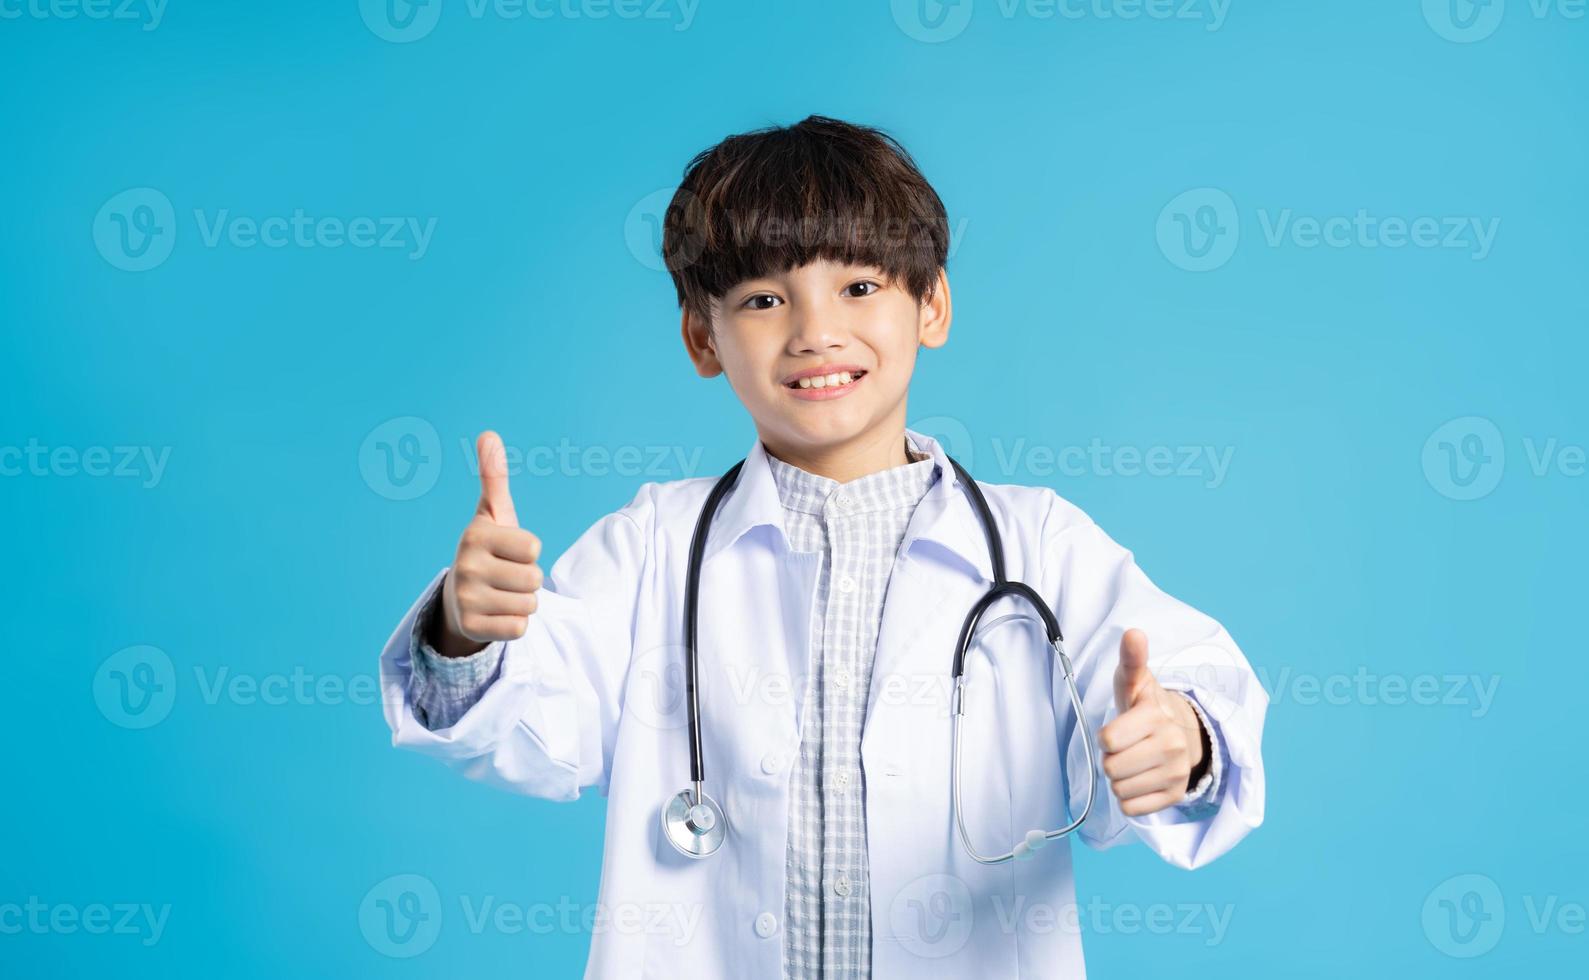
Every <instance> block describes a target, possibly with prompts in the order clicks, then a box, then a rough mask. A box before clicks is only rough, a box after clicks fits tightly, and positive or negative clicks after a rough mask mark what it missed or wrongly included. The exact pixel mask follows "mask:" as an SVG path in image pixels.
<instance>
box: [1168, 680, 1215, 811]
mask: <svg viewBox="0 0 1589 980" xmlns="http://www.w3.org/2000/svg"><path fill="white" fill-rule="evenodd" d="M1176 694H1177V696H1179V699H1181V700H1182V704H1181V708H1182V710H1184V712H1185V715H1189V716H1190V721H1189V727H1190V729H1195V731H1197V735H1192V737H1189V740H1187V742H1189V745H1187V753H1189V754H1190V759H1192V770H1190V772H1189V774H1187V793H1190V791H1192V789H1195V788H1197V785H1198V783H1201V781H1203V777H1204V775H1208V770H1209V767H1211V766H1212V762H1214V743H1212V734H1211V732H1209V731H1208V726H1206V724H1203V716H1201V715H1200V713H1198V710H1197V708H1195V707H1193V702H1192V696H1190V694H1187V693H1185V691H1176Z"/></svg>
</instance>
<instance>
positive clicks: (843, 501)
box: [833, 493, 850, 510]
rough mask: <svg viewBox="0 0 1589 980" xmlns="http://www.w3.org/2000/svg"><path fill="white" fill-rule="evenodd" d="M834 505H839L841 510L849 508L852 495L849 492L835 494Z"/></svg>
mask: <svg viewBox="0 0 1589 980" xmlns="http://www.w3.org/2000/svg"><path fill="white" fill-rule="evenodd" d="M833 506H835V507H837V508H838V509H839V510H849V509H850V495H849V494H847V493H840V494H834V496H833Z"/></svg>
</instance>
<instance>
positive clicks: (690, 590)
mask: <svg viewBox="0 0 1589 980" xmlns="http://www.w3.org/2000/svg"><path fill="white" fill-rule="evenodd" d="M946 458H948V459H949V463H950V465H951V466H953V467H954V470H955V473H956V474H958V475H959V477H960V483H961V485H962V486H964V487H965V488H966V492H967V493H968V494H970V496H971V502H972V503H973V504H975V505H976V509H977V515H978V517H979V518H980V519H981V521H982V530H983V531H984V532H985V533H986V535H987V539H988V553H989V555H990V556H991V557H992V559H993V587H992V588H991V589H989V590H988V592H987V594H986V595H984V596H983V597H982V598H981V599H980V600H978V602H977V603H976V605H974V606H972V607H971V612H970V613H969V614H968V615H967V616H966V620H965V625H964V626H962V627H961V628H960V639H959V641H958V643H957V644H956V645H955V657H954V672H953V680H954V689H953V693H952V694H951V696H950V714H951V715H952V716H953V720H952V722H951V724H952V726H953V730H954V735H953V739H954V743H953V759H952V762H951V766H950V777H949V778H950V782H951V783H952V793H951V796H952V804H953V808H954V815H955V825H956V826H957V827H958V828H959V832H960V843H961V844H962V845H964V846H965V849H966V852H967V853H968V854H970V855H971V857H972V858H973V859H974V860H976V861H979V862H981V863H982V864H1001V863H1003V862H1005V861H1009V860H1012V859H1014V858H1020V857H1025V856H1027V855H1029V854H1030V853H1031V852H1032V851H1035V850H1037V849H1038V848H1040V847H1042V846H1043V845H1044V844H1046V843H1048V842H1049V841H1051V840H1057V839H1059V838H1061V837H1064V836H1065V835H1066V834H1069V833H1071V832H1072V831H1074V830H1075V829H1076V828H1077V827H1080V826H1081V824H1082V821H1084V820H1086V819H1087V814H1088V813H1090V812H1092V803H1093V792H1094V786H1095V784H1096V783H1097V781H1098V769H1097V763H1096V762H1095V760H1094V757H1093V752H1094V750H1093V739H1092V732H1091V731H1090V730H1089V729H1088V728H1087V724H1086V720H1085V717H1084V716H1083V715H1082V710H1081V692H1080V691H1079V690H1077V687H1076V671H1075V668H1074V667H1073V666H1072V665H1071V662H1070V657H1069V656H1067V655H1066V654H1065V640H1064V637H1063V636H1061V635H1060V632H1059V620H1058V619H1056V618H1055V617H1054V613H1053V611H1052V610H1050V609H1049V608H1048V604H1047V603H1045V602H1044V601H1043V599H1042V597H1041V596H1039V595H1038V594H1037V593H1036V592H1034V591H1033V590H1032V589H1031V587H1029V586H1027V585H1026V584H1025V583H1022V582H1011V581H1008V580H1007V579H1006V578H1005V577H1004V543H1003V542H1002V541H1001V540H1000V539H999V529H998V524H997V522H995V521H994V519H993V512H992V511H990V510H989V509H988V502H987V500H986V499H985V498H984V497H983V496H982V490H981V488H979V487H978V486H977V483H976V481H975V480H973V479H971V475H970V474H969V473H967V472H966V471H965V469H964V468H962V467H961V465H960V464H959V463H958V462H956V461H955V460H954V459H953V458H952V457H946ZM744 465H745V461H744V460H740V461H739V462H737V463H735V464H734V466H733V468H732V469H730V470H729V471H728V472H727V473H724V474H723V476H722V478H721V479H719V480H718V481H717V485H716V486H714V487H712V490H711V493H709V494H707V497H706V503H705V505H703V506H702V507H701V516H700V517H699V518H698V519H697V520H696V522H695V534H694V536H693V537H692V538H691V539H690V563H689V570H688V573H687V575H686V578H685V582H684V647H685V655H686V660H685V675H684V676H685V690H686V693H687V701H688V704H689V729H690V786H689V787H688V788H686V789H683V790H680V791H679V793H678V794H677V795H675V796H672V797H669V798H668V800H667V802H666V803H665V804H663V807H662V832H663V834H664V835H665V836H666V837H667V839H668V843H670V844H672V845H673V847H674V848H675V849H677V850H678V851H679V853H681V854H683V855H685V856H686V857H692V858H703V857H709V856H711V855H712V854H715V853H717V849H718V848H719V847H722V846H723V840H724V839H725V838H726V837H727V836H728V818H727V816H725V815H724V813H723V808H722V807H721V806H719V805H718V803H717V801H716V800H714V799H712V798H711V797H710V796H707V795H706V792H705V790H703V789H702V788H701V783H702V782H703V773H704V766H703V765H702V764H701V713H700V704H699V701H698V698H697V694H696V691H697V688H696V648H695V641H696V624H697V620H698V614H699V610H700V606H699V592H700V585H701V561H702V558H703V556H704V555H705V552H706V533H707V529H708V528H710V527H711V524H712V517H713V515H715V514H716V513H717V507H718V505H719V504H720V503H721V502H722V499H723V497H724V496H725V495H726V494H727V493H728V490H729V488H730V487H731V486H732V485H733V483H734V481H735V479H736V478H737V477H738V476H739V471H740V469H741V468H743V467H744ZM1006 595H1010V596H1020V597H1022V598H1024V599H1026V600H1027V601H1028V602H1029V603H1031V605H1032V607H1033V608H1035V609H1036V610H1037V612H1038V615H1039V616H1041V617H1042V621H1043V628H1044V631H1045V632H1046V633H1047V635H1048V642H1049V645H1050V646H1052V647H1053V648H1054V654H1055V655H1056V656H1057V657H1058V658H1059V663H1060V666H1061V667H1062V668H1063V669H1064V672H1065V683H1066V685H1067V686H1068V687H1069V689H1070V703H1071V707H1072V708H1074V709H1075V712H1076V724H1077V726H1078V727H1079V728H1080V729H1081V741H1082V748H1083V749H1084V750H1085V752H1086V756H1087V804H1086V805H1085V806H1083V807H1082V809H1081V815H1080V816H1078V817H1076V818H1075V819H1073V820H1071V822H1070V823H1068V824H1066V825H1065V826H1063V827H1060V828H1059V829H1057V830H1042V829H1038V830H1032V831H1029V832H1028V833H1027V834H1026V837H1025V839H1024V840H1021V841H1018V842H1016V844H1015V845H1014V846H1013V847H1012V848H1010V850H1008V851H1006V852H1005V853H1003V854H1001V855H998V856H997V857H986V856H984V855H982V854H980V853H978V851H977V849H976V848H975V847H973V846H972V845H971V838H970V835H968V834H967V833H966V824H965V816H964V811H963V810H962V809H961V806H960V771H961V769H962V763H961V758H960V721H961V718H962V717H963V716H964V715H965V713H966V697H965V686H966V679H965V655H966V650H967V649H968V648H969V647H970V645H971V641H972V639H973V637H974V636H975V635H976V629H977V624H978V623H979V622H980V621H981V619H982V614H983V613H984V612H986V611H987V609H988V607H989V606H991V605H993V603H994V602H996V601H997V600H998V599H1000V598H1002V597H1004V596H1006ZM1010 618H1015V617H1012V616H1002V617H1000V618H999V619H996V620H994V621H993V623H990V624H989V626H990V627H991V626H995V625H997V624H998V623H1001V622H1003V621H1004V620H1006V619H1010ZM1066 810H1067V812H1068V810H1069V806H1068V805H1067V807H1066Z"/></svg>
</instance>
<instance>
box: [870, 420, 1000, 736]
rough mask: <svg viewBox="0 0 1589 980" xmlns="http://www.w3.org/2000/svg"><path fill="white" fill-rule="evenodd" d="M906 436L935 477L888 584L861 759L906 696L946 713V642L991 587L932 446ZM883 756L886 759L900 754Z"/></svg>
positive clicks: (965, 501) (953, 483) (967, 520)
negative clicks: (923, 696)
mask: <svg viewBox="0 0 1589 980" xmlns="http://www.w3.org/2000/svg"><path fill="white" fill-rule="evenodd" d="M906 431H907V432H908V433H909V435H910V436H911V440H912V441H913V442H914V443H915V444H916V445H917V446H919V447H921V448H922V449H924V450H926V451H928V452H930V453H931V454H932V456H933V458H934V459H936V460H937V461H938V465H939V468H938V477H937V479H936V480H934V481H933V485H932V486H931V487H930V488H929V489H928V491H927V493H926V494H925V495H924V496H923V497H922V500H921V502H920V503H919V504H918V505H917V506H916V510H915V511H914V513H913V514H912V515H911V519H910V524H909V525H908V526H907V527H906V529H905V537H904V540H903V541H902V543H901V544H900V554H899V557H898V558H897V559H896V561H895V563H894V570H893V573H892V574H891V575H890V577H889V582H888V591H887V594H886V596H885V598H884V603H883V618H882V623H881V625H880V627H879V630H878V638H877V650H876V653H875V656H874V659H873V662H872V681H871V686H870V690H869V692H868V695H867V717H866V723H865V728H864V730H863V732H862V747H863V751H864V749H865V747H866V743H867V741H868V740H869V739H871V738H872V737H873V736H874V733H880V732H882V731H883V730H885V729H886V728H887V727H888V726H889V725H890V724H891V722H892V721H893V719H892V718H891V717H890V715H891V714H892V713H891V712H890V711H889V708H890V707H891V706H893V705H897V704H899V703H900V700H901V699H905V698H914V697H917V695H916V694H915V693H914V692H916V691H919V690H932V691H934V692H936V696H938V697H941V698H944V699H945V703H944V708H945V709H947V700H946V699H947V696H948V678H949V673H950V670H951V667H952V666H953V664H952V658H953V655H954V641H955V639H956V638H957V637H958V635H959V631H960V627H961V625H962V623H963V621H964V618H965V615H966V613H968V612H970V610H971V606H972V604H973V603H974V602H975V601H976V600H977V598H978V597H980V596H981V595H982V594H983V593H984V592H985V591H986V590H987V589H988V588H989V587H991V585H992V568H993V564H992V561H991V560H990V559H989V557H988V547H987V538H986V537H985V535H984V533H983V531H982V525H981V523H980V521H979V520H978V518H977V514H976V510H975V508H974V507H973V506H972V503H971V500H970V498H969V497H968V496H967V494H966V490H965V488H964V487H962V486H961V485H960V482H959V480H958V478H957V476H956V474H955V471H954V468H953V467H952V466H951V465H950V463H949V457H948V455H947V454H946V453H945V452H944V450H943V447H942V446H941V445H939V443H938V441H937V440H935V439H932V438H931V437H928V436H925V435H922V434H921V433H918V432H915V431H913V430H906ZM929 685H930V687H929ZM877 737H879V738H881V737H883V735H882V734H878V735H877ZM887 751H888V753H889V754H890V755H893V754H895V753H896V752H898V751H903V747H902V746H890V747H889V748H888V749H887Z"/></svg>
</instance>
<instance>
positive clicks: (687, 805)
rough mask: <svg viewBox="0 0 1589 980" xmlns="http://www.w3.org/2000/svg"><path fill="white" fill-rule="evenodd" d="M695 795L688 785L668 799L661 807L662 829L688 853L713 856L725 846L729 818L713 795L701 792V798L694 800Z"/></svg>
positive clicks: (674, 844) (675, 846)
mask: <svg viewBox="0 0 1589 980" xmlns="http://www.w3.org/2000/svg"><path fill="white" fill-rule="evenodd" d="M696 798H697V796H696V793H695V792H694V791H691V790H688V789H685V790H680V791H679V794H678V795H677V796H674V797H673V798H671V799H669V800H668V802H667V805H666V806H664V807H663V808H662V833H663V834H664V835H665V836H666V837H667V839H668V843H669V844H672V845H673V849H674V850H676V851H678V852H679V853H680V854H683V855H684V856H685V857H692V858H703V857H710V856H711V855H712V854H714V853H716V851H717V849H718V848H719V847H722V846H723V838H724V837H725V836H726V835H727V833H728V818H727V817H725V816H724V815H723V808H722V807H720V806H718V805H717V801H716V800H714V799H712V798H711V797H710V796H707V795H706V794H705V793H700V794H699V797H698V798H699V800H700V802H699V803H693V802H691V801H692V800H693V799H696Z"/></svg>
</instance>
